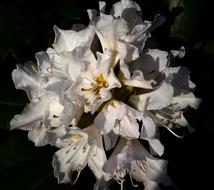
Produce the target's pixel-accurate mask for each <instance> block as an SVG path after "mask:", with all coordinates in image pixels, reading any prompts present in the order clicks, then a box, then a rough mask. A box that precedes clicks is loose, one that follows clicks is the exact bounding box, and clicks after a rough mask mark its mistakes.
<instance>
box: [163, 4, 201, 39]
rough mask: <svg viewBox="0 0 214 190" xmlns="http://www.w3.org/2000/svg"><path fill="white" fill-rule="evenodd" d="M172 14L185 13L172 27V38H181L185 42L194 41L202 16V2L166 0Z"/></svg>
mask: <svg viewBox="0 0 214 190" xmlns="http://www.w3.org/2000/svg"><path fill="white" fill-rule="evenodd" d="M166 1H167V2H168V4H169V9H170V11H171V12H176V11H178V9H179V8H183V11H181V12H180V14H179V15H178V16H177V17H176V18H175V20H174V23H173V25H172V26H171V32H170V33H171V36H172V37H179V38H181V39H182V40H184V41H190V40H192V39H193V38H194V37H195V36H196V34H197V27H198V26H199V17H200V14H201V12H200V11H201V10H200V7H201V0H166Z"/></svg>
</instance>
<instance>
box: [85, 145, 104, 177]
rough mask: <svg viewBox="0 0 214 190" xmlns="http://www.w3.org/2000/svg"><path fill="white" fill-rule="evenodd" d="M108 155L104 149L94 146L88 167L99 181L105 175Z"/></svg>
mask: <svg viewBox="0 0 214 190" xmlns="http://www.w3.org/2000/svg"><path fill="white" fill-rule="evenodd" d="M106 160H107V159H106V154H105V151H104V150H103V148H102V147H98V146H96V145H95V146H93V148H92V150H91V153H90V156H89V158H88V166H89V168H90V169H91V170H92V172H93V173H94V175H95V176H96V178H97V179H101V178H102V176H103V175H105V173H104V172H103V170H102V168H103V165H104V163H105V162H106Z"/></svg>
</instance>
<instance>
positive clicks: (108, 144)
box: [103, 131, 118, 151]
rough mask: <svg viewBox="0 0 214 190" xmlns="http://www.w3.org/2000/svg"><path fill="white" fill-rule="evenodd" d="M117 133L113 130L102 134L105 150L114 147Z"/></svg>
mask: <svg viewBox="0 0 214 190" xmlns="http://www.w3.org/2000/svg"><path fill="white" fill-rule="evenodd" d="M117 139H118V135H116V134H115V133H114V132H113V131H111V132H110V133H108V134H106V135H103V140H104V146H105V150H106V151H108V150H110V149H112V148H114V147H115V145H116V143H117Z"/></svg>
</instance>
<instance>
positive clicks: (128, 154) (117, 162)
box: [103, 138, 148, 174]
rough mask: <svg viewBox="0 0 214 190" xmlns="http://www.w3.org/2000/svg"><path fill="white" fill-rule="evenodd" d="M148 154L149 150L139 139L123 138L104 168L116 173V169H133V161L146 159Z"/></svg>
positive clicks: (108, 171)
mask: <svg viewBox="0 0 214 190" xmlns="http://www.w3.org/2000/svg"><path fill="white" fill-rule="evenodd" d="M146 155H148V152H147V151H146V150H145V149H144V147H143V146H142V145H141V143H139V142H138V141H137V140H125V139H123V138H121V139H120V141H119V142H118V144H117V146H116V148H115V149H114V151H113V153H112V155H111V156H110V158H109V159H108V161H107V162H106V163H105V165H104V167H103V169H104V171H106V172H107V173H110V174H114V172H115V171H123V170H131V162H132V161H133V160H144V159H145V156H146Z"/></svg>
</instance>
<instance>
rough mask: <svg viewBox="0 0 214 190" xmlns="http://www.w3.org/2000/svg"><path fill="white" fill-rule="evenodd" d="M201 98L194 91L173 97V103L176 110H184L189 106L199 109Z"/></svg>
mask: <svg viewBox="0 0 214 190" xmlns="http://www.w3.org/2000/svg"><path fill="white" fill-rule="evenodd" d="M200 102H201V100H200V99H199V98H196V97H195V95H194V94H193V93H192V92H189V93H187V94H181V95H178V96H175V97H173V100H172V104H173V109H174V110H182V109H184V108H186V107H188V106H190V107H192V108H194V109H198V107H199V104H200Z"/></svg>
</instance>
